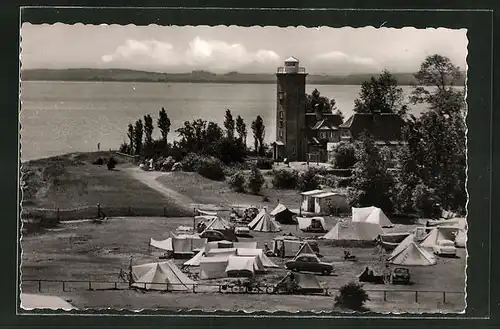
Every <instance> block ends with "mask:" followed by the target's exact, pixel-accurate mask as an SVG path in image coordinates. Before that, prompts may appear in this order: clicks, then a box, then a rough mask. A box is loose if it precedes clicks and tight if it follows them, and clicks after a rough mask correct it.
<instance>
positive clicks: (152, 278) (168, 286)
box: [132, 260, 195, 291]
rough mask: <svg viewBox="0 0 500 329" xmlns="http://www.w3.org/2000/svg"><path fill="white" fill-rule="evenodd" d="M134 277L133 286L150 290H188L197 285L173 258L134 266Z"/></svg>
mask: <svg viewBox="0 0 500 329" xmlns="http://www.w3.org/2000/svg"><path fill="white" fill-rule="evenodd" d="M132 278H133V282H134V283H133V284H132V286H133V287H137V288H144V289H148V290H170V291H172V290H188V289H192V287H193V285H195V282H194V281H193V280H191V279H190V278H188V277H187V276H186V275H185V274H184V273H182V272H181V270H179V268H178V267H177V266H176V265H175V264H174V262H173V260H167V261H165V262H161V263H149V264H143V265H136V266H133V267H132Z"/></svg>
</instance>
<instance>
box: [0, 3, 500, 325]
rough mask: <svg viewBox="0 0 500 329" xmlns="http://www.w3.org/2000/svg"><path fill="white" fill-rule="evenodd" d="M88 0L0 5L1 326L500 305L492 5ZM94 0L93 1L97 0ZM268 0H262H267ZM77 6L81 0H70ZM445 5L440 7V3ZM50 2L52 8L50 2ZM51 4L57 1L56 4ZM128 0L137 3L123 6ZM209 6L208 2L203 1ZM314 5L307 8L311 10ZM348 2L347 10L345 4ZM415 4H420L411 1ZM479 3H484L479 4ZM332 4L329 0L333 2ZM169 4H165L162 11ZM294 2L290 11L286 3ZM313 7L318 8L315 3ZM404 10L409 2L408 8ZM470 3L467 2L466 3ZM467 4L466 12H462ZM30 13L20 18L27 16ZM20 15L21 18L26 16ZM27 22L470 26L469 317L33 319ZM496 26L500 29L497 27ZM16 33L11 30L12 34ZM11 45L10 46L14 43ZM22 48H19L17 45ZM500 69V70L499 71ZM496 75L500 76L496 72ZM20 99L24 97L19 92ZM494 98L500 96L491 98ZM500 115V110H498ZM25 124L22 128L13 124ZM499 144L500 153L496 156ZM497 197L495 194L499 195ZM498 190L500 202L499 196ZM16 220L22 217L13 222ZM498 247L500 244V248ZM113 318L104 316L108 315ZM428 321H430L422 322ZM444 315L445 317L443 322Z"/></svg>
mask: <svg viewBox="0 0 500 329" xmlns="http://www.w3.org/2000/svg"><path fill="white" fill-rule="evenodd" d="M89 2H90V1H86V2H85V3H82V4H81V5H82V7H62V6H67V5H69V4H68V3H61V4H60V5H61V7H25V8H23V9H20V7H19V6H12V7H10V8H7V7H5V10H4V8H2V11H0V15H1V16H0V17H2V22H1V24H2V25H3V27H4V29H3V30H4V38H5V39H4V41H5V42H6V45H9V46H6V48H4V49H5V50H4V52H3V54H2V59H3V61H2V64H3V70H2V72H3V74H2V77H1V81H2V87H3V88H2V91H3V97H2V98H1V99H2V103H3V105H4V106H3V107H2V111H1V113H2V115H3V118H2V120H0V125H1V129H0V132H1V133H2V135H3V136H2V138H1V139H0V143H1V144H0V145H1V146H2V150H3V161H1V162H0V169H1V170H0V172H1V173H2V175H0V179H1V183H2V185H1V186H2V187H3V189H2V198H1V199H0V200H1V202H2V203H3V204H2V207H1V209H2V210H3V212H2V216H3V229H2V239H0V243H1V247H2V248H0V250H2V252H3V253H2V254H3V255H4V266H3V271H1V272H0V273H1V277H2V280H1V282H2V285H3V286H2V288H3V289H2V291H3V293H2V297H3V298H1V299H0V300H1V301H0V303H1V304H0V324H1V325H2V326H5V327H15V326H28V327H38V326H47V327H53V326H61V327H73V326H84V327H87V326H96V327H99V326H113V327H133V328H136V327H171V326H190V327H192V326H195V325H196V326H245V327H247V326H257V325H258V326H264V325H265V326H270V327H290V326H293V327H298V326H301V327H302V326H304V327H313V326H314V327H316V326H330V325H335V326H352V325H356V326H374V325H375V326H377V327H378V326H388V325H390V326H395V325H396V326H398V327H399V326H406V325H410V324H409V323H407V321H408V320H411V319H414V320H417V319H419V321H412V322H413V324H412V325H411V326H420V325H423V324H424V323H425V325H426V326H435V325H437V326H439V327H443V326H456V325H465V326H471V325H472V324H473V323H475V324H476V325H473V326H474V327H477V325H480V324H485V323H486V321H487V319H490V318H491V315H492V314H495V313H496V312H495V311H496V310H498V308H499V303H498V301H499V298H498V294H494V293H493V292H495V291H496V292H498V284H496V283H495V280H494V279H493V278H494V277H495V273H496V274H498V273H499V272H498V271H497V270H496V267H495V266H494V261H495V254H494V253H492V252H491V251H494V250H500V249H499V248H498V245H496V243H497V241H496V240H498V239H496V240H495V239H491V237H492V232H496V231H497V230H495V229H494V228H495V227H498V224H495V222H494V217H493V216H492V214H497V213H500V212H499V211H495V210H496V209H497V210H500V209H499V208H500V207H499V205H498V202H497V203H495V200H500V198H498V191H497V187H498V183H499V178H498V176H499V175H498V174H495V172H494V171H493V170H492V169H493V168H500V159H499V156H498V152H499V150H498V146H499V144H500V141H499V138H498V134H496V135H493V131H494V129H493V128H494V127H495V124H498V120H499V119H498V114H497V115H496V116H495V115H494V112H493V108H494V106H493V104H494V100H495V101H496V103H497V104H498V97H499V95H498V93H497V94H494V93H493V81H494V71H493V69H494V68H493V64H494V61H493V59H494V58H495V56H494V51H495V54H497V55H498V48H494V40H495V38H494V35H496V36H497V38H498V33H497V34H494V30H493V28H494V25H493V23H494V19H495V18H498V15H497V13H496V12H494V11H492V10H490V9H489V8H488V7H487V6H486V5H485V4H483V5H482V6H483V7H482V9H477V7H476V8H472V7H471V5H472V4H471V3H468V4H465V2H466V1H463V2H462V4H461V5H462V7H460V6H459V4H458V3H455V5H454V6H453V7H450V4H452V2H448V5H447V6H445V5H442V7H441V8H434V9H430V8H426V6H425V4H427V5H433V4H434V5H436V4H435V3H434V2H433V1H420V2H419V3H418V4H417V1H415V4H410V3H409V2H407V3H406V4H405V6H402V3H400V4H399V6H396V5H394V4H393V3H394V1H392V4H391V1H378V2H377V4H376V7H377V9H375V8H372V7H373V4H372V3H370V2H369V1H337V2H336V3H335V4H336V5H337V6H338V7H339V9H333V8H326V7H327V6H329V4H328V3H326V2H323V3H318V1H316V3H314V5H313V4H312V3H309V2H308V3H307V4H305V3H301V2H298V4H297V5H296V6H293V3H292V2H291V1H288V2H283V5H282V6H280V5H278V4H275V5H274V6H273V7H274V8H271V4H269V3H265V2H263V1H252V2H251V6H247V8H237V7H241V5H242V4H239V5H238V6H236V3H232V4H229V3H226V4H214V3H212V4H211V5H210V6H208V5H205V4H201V3H200V2H199V1H198V2H195V1H191V2H192V6H190V7H188V6H187V5H186V4H185V3H186V2H187V1H183V2H182V3H177V4H174V3H173V2H172V1H171V2H169V4H168V5H167V4H165V3H160V2H159V1H154V2H153V1H142V2H140V3H139V2H136V3H135V6H146V7H142V8H132V7H133V4H130V3H128V4H123V3H122V4H113V6H116V7H112V8H111V7H100V8H89V7H87V6H90V5H94V6H97V4H90V3H89ZM94 2H95V1H94ZM259 2H261V3H259ZM71 4H72V5H77V4H78V3H77V2H71ZM440 4H442V3H440ZM48 5H49V3H48V4H47V6H48ZM50 5H57V2H51V3H50ZM125 5H127V6H130V7H127V8H126V7H124V6H125ZM204 5H205V6H207V7H208V8H207V7H204ZM306 5H307V7H306ZM341 5H344V6H343V7H344V9H340V8H341V7H340V6H341ZM410 5H413V7H412V6H410ZM476 5H481V3H480V2H477V3H476ZM108 6H111V4H108ZM330 6H331V4H330ZM162 7H163V8H162ZM287 7H288V8H287ZM313 7H315V9H312V8H313ZM405 7H406V8H405ZM467 7H469V8H467ZM464 8H465V9H464ZM21 13H22V14H21ZM20 14H21V15H20ZM21 22H30V23H33V24H41V23H47V24H53V23H57V22H61V23H66V24H74V23H84V24H103V23H107V24H121V25H126V24H135V25H149V24H158V25H239V26H255V25H260V26H271V25H272V26H281V27H287V26H297V25H301V26H306V27H318V26H331V27H343V26H351V27H364V26H375V27H378V26H381V25H383V26H385V27H394V28H401V27H405V26H413V27H415V28H438V27H444V28H467V29H468V32H467V37H468V40H469V43H468V57H467V63H468V72H467V86H468V90H467V103H468V109H469V110H468V117H467V126H468V136H467V139H468V181H467V184H468V186H467V189H468V193H469V203H468V220H469V232H468V241H467V248H468V254H469V257H468V261H467V263H468V264H467V265H468V267H467V312H466V313H465V314H458V315H452V314H446V315H440V314H415V315H411V314H403V315H383V314H368V315H355V316H350V315H345V314H339V313H333V314H332V316H330V315H328V314H324V313H320V314H315V313H310V312H304V313H301V314H300V315H297V314H294V313H285V312H283V313H281V312H280V313H261V312H255V313H252V314H251V315H250V314H248V315H245V314H244V313H232V312H218V313H216V314H214V313H202V312H161V313H159V312H154V311H151V312H148V311H144V312H141V313H134V312H127V311H112V310H100V311H88V312H85V313H80V312H76V313H74V314H72V313H69V314H70V315H69V314H68V313H64V312H57V311H54V312H45V311H44V312H36V313H40V314H38V315H32V314H30V315H26V314H24V313H25V312H26V311H23V310H21V309H20V308H19V299H18V298H16V297H17V296H18V293H19V286H18V283H19V277H18V274H19V273H18V264H19V261H20V259H19V256H20V249H19V247H18V238H19V231H18V228H19V226H18V224H19V216H18V212H19V203H18V193H17V192H18V182H19V177H18V172H19V170H18V166H19V159H18V154H19V152H18V146H19V130H18V128H19V117H18V109H19V104H18V95H19V81H18V80H19V66H18V63H19V27H20V23H21ZM497 25H500V23H499V24H497ZM14 31H15V32H16V33H13V32H14ZM7 41H8V42H7ZM14 45H15V46H14ZM497 70H498V69H497ZM495 76H496V77H498V72H495ZM14 95H16V96H14ZM493 97H495V99H493ZM497 112H498V111H497ZM14 122H18V124H17V125H16V124H14ZM495 150H496V151H497V152H495ZM493 193H495V194H493ZM494 196H496V197H497V198H495V197H494ZM14 217H15V218H17V221H15V220H14ZM495 246H497V248H495ZM103 313H104V314H106V315H102V314H103ZM422 318H425V320H424V321H425V322H421V320H422ZM442 321H446V323H442Z"/></svg>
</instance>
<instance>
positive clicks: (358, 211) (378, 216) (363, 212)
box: [352, 206, 392, 227]
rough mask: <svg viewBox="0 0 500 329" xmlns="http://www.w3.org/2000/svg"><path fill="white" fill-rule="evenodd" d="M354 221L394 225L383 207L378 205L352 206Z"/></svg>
mask: <svg viewBox="0 0 500 329" xmlns="http://www.w3.org/2000/svg"><path fill="white" fill-rule="evenodd" d="M352 222H353V223H367V224H373V225H379V226H381V227H384V226H392V223H391V221H390V220H389V218H387V216H386V215H385V214H384V212H383V211H382V209H380V208H377V207H373V206H372V207H366V208H355V207H353V208H352Z"/></svg>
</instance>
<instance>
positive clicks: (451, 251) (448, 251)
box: [432, 240, 457, 256]
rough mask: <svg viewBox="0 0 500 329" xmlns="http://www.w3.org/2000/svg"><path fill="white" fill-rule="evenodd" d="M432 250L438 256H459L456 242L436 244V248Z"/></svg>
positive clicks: (446, 241) (442, 241)
mask: <svg viewBox="0 0 500 329" xmlns="http://www.w3.org/2000/svg"><path fill="white" fill-rule="evenodd" d="M432 249H433V251H434V253H435V254H436V255H444V256H456V254H457V248H456V247H455V242H453V241H451V240H441V241H438V243H436V244H435V245H434V247H432Z"/></svg>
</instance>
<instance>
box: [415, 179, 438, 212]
mask: <svg viewBox="0 0 500 329" xmlns="http://www.w3.org/2000/svg"><path fill="white" fill-rule="evenodd" d="M412 200H413V208H414V209H415V210H416V211H418V212H419V214H420V215H421V216H424V217H431V216H432V215H433V214H434V205H435V204H436V203H439V198H438V196H437V195H436V192H435V191H434V189H431V188H429V187H428V186H426V185H425V184H423V183H420V184H418V185H417V186H416V187H415V190H414V191H413V196H412Z"/></svg>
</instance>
